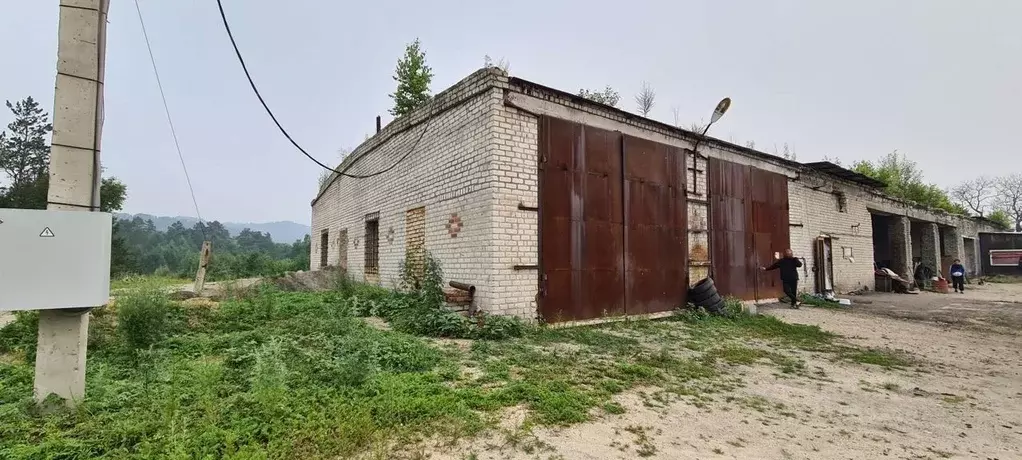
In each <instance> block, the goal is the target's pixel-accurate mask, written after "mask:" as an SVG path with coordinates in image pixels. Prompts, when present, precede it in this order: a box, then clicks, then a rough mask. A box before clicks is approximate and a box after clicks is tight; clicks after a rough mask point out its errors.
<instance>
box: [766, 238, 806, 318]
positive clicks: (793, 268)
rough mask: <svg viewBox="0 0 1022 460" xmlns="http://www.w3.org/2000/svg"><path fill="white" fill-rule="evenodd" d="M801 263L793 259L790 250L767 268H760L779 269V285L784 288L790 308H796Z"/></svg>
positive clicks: (785, 251)
mask: <svg viewBox="0 0 1022 460" xmlns="http://www.w3.org/2000/svg"><path fill="white" fill-rule="evenodd" d="M801 266H802V261H801V260H798V259H796V258H795V256H794V255H793V254H792V252H791V249H785V250H784V257H782V258H780V259H777V260H775V261H774V263H772V264H770V266H769V267H760V268H759V269H760V270H767V271H769V270H776V269H778V268H780V269H781V285H782V286H784V295H786V296H788V298H789V299H791V308H798V305H799V304H798V268H799V267H801Z"/></svg>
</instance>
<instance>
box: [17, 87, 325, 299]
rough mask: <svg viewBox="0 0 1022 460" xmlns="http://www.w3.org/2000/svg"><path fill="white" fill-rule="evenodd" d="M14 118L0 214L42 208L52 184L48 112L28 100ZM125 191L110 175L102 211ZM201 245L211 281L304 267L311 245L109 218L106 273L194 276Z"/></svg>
mask: <svg viewBox="0 0 1022 460" xmlns="http://www.w3.org/2000/svg"><path fill="white" fill-rule="evenodd" d="M6 105H7V109H8V110H10V112H11V114H12V115H13V117H14V120H13V121H11V122H10V123H8V125H7V128H6V129H5V130H4V131H2V132H0V171H2V172H3V177H0V208H18V209H46V201H47V189H48V187H49V180H50V144H49V140H48V136H49V135H50V134H51V133H52V132H53V124H52V123H51V122H50V116H49V113H47V112H46V111H45V110H43V109H42V108H41V107H40V106H39V103H38V102H37V101H36V100H35V99H34V98H32V97H27V98H25V99H24V100H21V101H19V102H16V103H11V102H10V101H7V102H6ZM127 195H128V188H127V186H126V185H125V184H124V183H123V182H121V181H119V180H118V179H117V178H115V177H104V178H103V179H102V185H101V187H100V210H101V211H103V212H114V211H119V210H121V207H122V206H123V205H124V200H125V198H127ZM204 239H209V240H211V241H212V242H213V251H214V253H213V254H214V255H213V262H212V263H211V264H210V267H209V273H208V274H207V277H208V279H210V280H216V279H226V278H231V277H248V276H261V275H271V274H276V273H280V272H283V271H294V270H303V269H308V267H309V250H310V241H309V237H308V236H306V237H305V239H304V240H301V241H296V242H294V243H292V244H280V243H274V242H273V241H272V240H271V239H270V235H269V234H267V233H262V232H256V231H252V230H249V229H245V230H242V231H241V233H239V234H238V235H236V236H231V235H230V233H229V232H228V231H227V229H226V228H224V226H223V225H221V224H220V222H209V223H199V224H196V225H195V226H193V227H192V228H185V227H184V225H182V224H181V223H180V222H177V223H175V224H174V225H171V227H170V228H168V229H167V231H166V232H161V231H158V230H157V229H156V228H155V226H154V225H153V222H152V221H143V220H142V219H141V218H135V219H133V220H117V219H115V220H114V224H113V239H112V241H111V253H110V261H111V264H110V271H111V275H113V276H123V275H129V274H154V273H158V274H164V275H169V276H179V277H191V276H193V275H194V274H195V270H196V269H197V268H198V265H199V249H200V248H201V247H202V242H203V240H204Z"/></svg>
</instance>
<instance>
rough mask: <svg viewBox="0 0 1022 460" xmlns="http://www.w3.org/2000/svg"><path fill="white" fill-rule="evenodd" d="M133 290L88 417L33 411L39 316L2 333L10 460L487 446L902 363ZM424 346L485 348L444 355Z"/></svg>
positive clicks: (770, 328) (683, 335) (784, 340)
mask: <svg viewBox="0 0 1022 460" xmlns="http://www.w3.org/2000/svg"><path fill="white" fill-rule="evenodd" d="M125 283H126V284H124V286H126V287H124V288H123V289H125V291H124V292H123V295H121V296H120V297H118V299H117V301H116V302H115V303H114V304H113V305H112V306H110V307H106V308H102V309H97V310H94V311H93V313H92V314H93V318H92V321H91V324H90V337H89V362H88V376H87V390H86V398H85V400H84V401H82V402H81V403H80V404H79V405H78V407H77V408H76V409H74V410H58V411H56V412H55V413H48V414H43V413H40V411H39V410H38V409H36V406H35V405H34V404H33V403H32V373H33V366H32V362H33V360H34V356H35V348H34V347H35V339H36V338H35V334H36V326H35V324H36V323H35V322H34V321H36V319H37V318H38V316H37V315H35V314H34V313H19V314H18V319H17V321H15V322H14V323H12V324H10V325H8V326H6V327H4V328H3V329H0V358H2V359H0V458H19V459H21V458H24V459H37V458H38V459H43V458H97V457H105V458H310V459H316V458H343V457H346V456H350V455H354V454H358V453H363V452H380V453H381V455H382V457H381V458H387V457H388V456H389V455H388V454H389V449H391V448H394V446H398V447H399V448H400V446H414V445H416V443H417V442H418V441H419V440H421V439H423V437H436V438H439V439H442V440H451V439H456V438H460V437H467V436H473V435H475V434H477V433H479V432H481V431H482V430H485V429H487V428H491V427H493V426H494V423H495V421H496V419H497V418H498V417H497V416H498V414H500V411H501V410H503V409H506V408H511V407H523V408H525V409H527V410H528V416H527V419H526V420H527V422H526V425H527V426H529V427H531V426H534V425H535V424H540V425H570V424H574V423H579V422H584V421H586V420H589V419H590V418H591V416H592V414H599V413H605V414H621V413H623V412H624V411H625V410H626V409H625V407H623V406H622V405H621V404H619V403H616V402H614V401H613V396H614V395H616V394H620V393H622V392H624V391H627V390H629V389H634V388H637V387H650V388H655V389H657V390H656V391H654V392H653V395H652V396H651V397H649V398H647V400H648V401H649V403H650V404H655V405H657V407H666V404H668V403H670V402H672V401H676V400H677V399H679V398H688V400H689V401H691V402H692V403H693V404H702V403H703V402H704V401H705V399H701V398H706V397H708V396H706V395H708V394H712V393H719V392H725V391H727V390H728V389H729V388H731V387H730V386H729V385H731V384H733V379H729V377H728V376H727V375H726V374H725V372H726V371H727V368H728V367H727V366H724V365H723V364H724V363H727V364H730V365H758V364H760V363H765V364H768V365H775V366H777V367H779V368H781V370H782V372H786V373H800V374H801V373H804V367H805V366H804V363H803V362H802V361H800V360H799V359H798V358H797V357H796V356H794V355H792V354H791V353H790V352H791V351H794V350H816V351H828V352H835V353H838V356H839V357H840V358H843V359H847V360H851V361H857V362H865V363H870V364H877V365H887V366H894V365H896V364H898V363H901V362H902V361H897V359H899V357H897V356H895V355H889V354H885V353H884V352H883V351H880V350H862V349H858V348H853V347H850V346H845V345H838V344H836V343H835V341H836V340H837V337H836V336H835V335H833V334H831V333H828V332H825V331H822V330H820V329H819V328H817V327H815V326H806V325H798V324H788V323H784V322H782V321H780V320H778V319H776V318H773V317H769V316H745V315H742V314H738V313H737V311H733V312H731V313H730V314H729V315H727V316H709V315H706V314H701V313H684V314H679V315H676V316H674V317H672V318H668V319H664V320H633V321H620V322H615V323H609V324H602V325H594V326H587V327H575V328H548V327H536V326H525V325H523V324H521V323H520V322H515V321H510V320H504V319H496V318H493V317H484V318H483V321H469V320H465V319H461V318H454V317H452V316H450V315H448V314H447V312H445V311H442V310H438V309H436V308H434V307H433V306H430V305H432V304H429V303H428V299H424V297H423V295H422V293H413V294H406V295H398V294H394V293H392V292H389V291H387V290H383V289H380V288H377V287H371V286H365V285H361V284H357V283H351V282H348V281H345V280H340V282H339V283H338V286H337V287H336V288H337V290H334V291H329V292H318V293H311V292H285V291H281V290H278V289H275V288H272V287H265V286H264V287H260V288H256V289H254V290H251V291H248V292H246V293H244V295H241V296H239V297H236V298H232V299H231V300H227V301H224V302H222V303H220V304H219V305H218V306H216V307H212V308H211V307H207V306H198V305H194V304H187V303H177V302H169V301H167V300H166V297H165V296H163V295H162V292H163V291H162V290H161V289H160V287H161V286H164V285H165V283H166V280H163V279H157V280H152V281H148V280H145V279H138V280H132V281H131V283H130V284H129V283H128V282H126V281H125ZM424 305H425V306H424ZM366 315H374V316H382V317H385V318H388V319H389V320H390V324H391V326H392V330H380V329H378V328H374V327H372V326H370V325H368V324H367V323H366V322H365V320H363V319H362V318H361V316H366ZM417 321H419V322H417ZM427 336H441V337H468V338H472V339H474V340H472V341H471V342H470V346H469V347H468V348H467V349H462V348H458V347H444V348H441V346H440V345H438V342H437V341H435V340H433V339H431V338H428V337H427ZM768 350H769V351H768ZM744 403H746V404H747V405H750V407H751V406H755V407H759V406H760V404H759V403H758V402H757V401H752V402H748V401H745V402H744ZM636 436H639V434H638V433H636ZM530 445H531V444H530ZM638 453H639V455H652V454H654V453H655V451H654V450H652V449H651V448H650V446H644V447H643V450H642V451H641V452H638Z"/></svg>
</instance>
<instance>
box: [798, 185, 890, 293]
mask: <svg viewBox="0 0 1022 460" xmlns="http://www.w3.org/2000/svg"><path fill="white" fill-rule="evenodd" d="M841 194H843V195H844V199H843V209H844V211H842V210H841V209H842V207H839V205H840V201H841V200H840V199H839V197H840V196H841ZM788 206H789V219H790V221H791V249H792V251H794V253H795V256H796V257H804V258H805V259H806V262H807V264H806V269H805V270H804V271H802V272H800V273H799V276H800V277H801V278H802V281H801V283H800V285H799V289H800V290H802V291H807V292H813V290H814V275H813V268H814V259H813V246H814V244H815V241H816V239H817V238H818V237H819V236H821V235H829V236H830V237H831V238H832V251H833V266H834V287H835V292H838V293H841V292H848V291H852V290H855V289H858V288H861V287H863V286H868V287H869V288H870V289H873V287H874V281H873V223H872V219H871V217H870V214H869V210H868V209H867V208H866V202H865V201H863V200H861V199H860V198H859V197H858V196H857V195H856V194H855V193H853V192H852V191H851V190H849V189H848V188H846V187H841V186H839V185H835V184H834V183H833V181H831V180H829V179H827V178H824V177H821V176H814V175H812V174H809V173H803V174H802V175H801V176H800V179H799V180H794V181H790V182H789V183H788Z"/></svg>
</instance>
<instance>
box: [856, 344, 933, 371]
mask: <svg viewBox="0 0 1022 460" xmlns="http://www.w3.org/2000/svg"><path fill="white" fill-rule="evenodd" d="M838 357H840V358H842V359H846V360H849V361H854V362H857V363H861V364H872V365H875V366H880V367H883V368H888V369H903V368H906V367H908V366H911V365H912V364H914V363H915V360H914V359H912V357H910V356H909V355H907V354H906V353H902V352H897V351H892V350H885V349H880V348H867V349H858V348H847V347H845V348H842V349H840V350H839V351H838Z"/></svg>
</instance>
